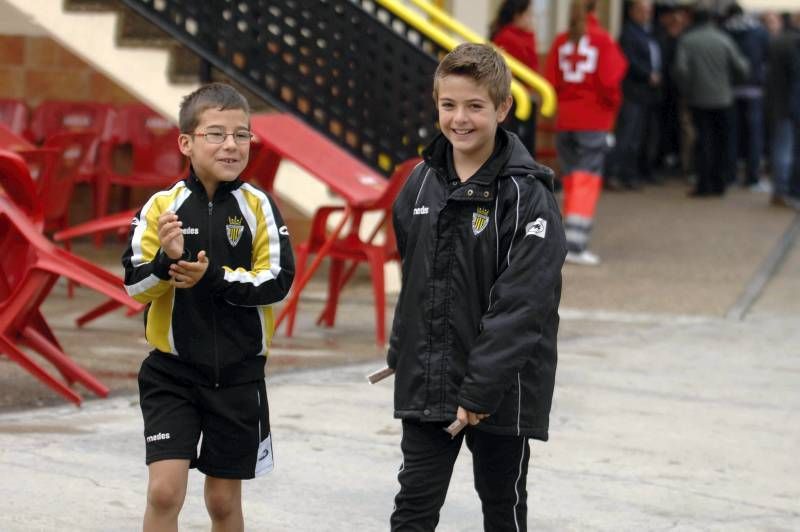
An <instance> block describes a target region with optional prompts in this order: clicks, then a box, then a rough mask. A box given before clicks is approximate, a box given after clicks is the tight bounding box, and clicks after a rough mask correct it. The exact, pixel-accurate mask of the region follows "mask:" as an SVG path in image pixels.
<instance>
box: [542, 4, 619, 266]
mask: <svg viewBox="0 0 800 532" xmlns="http://www.w3.org/2000/svg"><path fill="white" fill-rule="evenodd" d="M595 3H596V2H595V1H594V0H574V1H573V2H572V5H571V8H570V18H569V29H568V30H567V31H566V32H564V33H561V34H559V35H558V36H557V37H556V39H555V41H553V45H552V47H551V48H550V53H549V54H548V56H547V63H546V66H545V76H546V77H547V79H548V81H550V83H551V84H552V85H553V88H554V89H555V91H556V94H557V96H558V116H557V117H556V123H555V127H556V131H557V134H556V151H557V153H558V161H559V165H560V167H561V173H562V176H563V177H562V183H563V187H564V204H563V211H564V225H565V229H566V233H567V249H568V254H567V262H571V263H574V264H587V265H596V264H599V262H600V259H599V258H598V257H597V255H595V254H594V253H592V252H591V251H589V250H588V249H587V247H588V244H589V233H590V231H591V229H592V225H593V220H594V212H595V207H596V205H597V200H598V198H599V197H600V189H601V188H602V177H601V172H602V169H603V162H604V159H605V155H606V152H607V151H608V148H609V147H610V146H609V139H610V138H612V137H611V135H610V132H611V131H612V130H613V128H614V120H615V119H616V116H617V111H618V110H619V107H620V103H621V100H622V92H621V83H622V79H623V78H624V77H625V72H626V70H627V68H628V63H627V61H626V60H625V56H624V55H623V54H622V51H621V50H620V49H619V46H618V45H617V43H616V42H614V39H613V38H612V37H611V36H610V35H609V34H608V32H606V31H605V30H604V29H603V28H601V27H600V24H599V22H598V21H597V18H596V17H595V15H594V7H595Z"/></svg>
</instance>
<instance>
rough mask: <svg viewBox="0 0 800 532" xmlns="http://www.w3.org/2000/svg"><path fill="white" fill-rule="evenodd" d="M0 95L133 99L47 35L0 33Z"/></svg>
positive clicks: (33, 100) (31, 99) (34, 101)
mask: <svg viewBox="0 0 800 532" xmlns="http://www.w3.org/2000/svg"><path fill="white" fill-rule="evenodd" d="M0 98H21V99H23V100H25V101H26V102H27V104H28V106H29V107H31V108H33V107H36V106H37V105H38V104H39V103H40V102H42V101H44V100H76V101H95V102H104V103H129V102H135V101H136V99H135V98H134V97H133V96H131V95H130V94H129V93H128V92H127V91H126V90H125V89H123V88H122V87H120V86H119V85H117V84H116V83H114V82H113V81H111V80H110V79H108V78H107V77H106V76H104V75H103V74H101V73H100V72H97V71H96V70H95V69H93V68H92V67H91V66H90V65H89V64H87V63H86V62H85V61H83V60H82V59H80V58H79V57H77V56H76V55H74V54H73V53H71V52H70V51H69V50H67V49H66V48H64V47H63V46H61V45H60V44H58V43H57V42H56V41H54V40H53V39H51V38H49V37H44V36H28V35H0Z"/></svg>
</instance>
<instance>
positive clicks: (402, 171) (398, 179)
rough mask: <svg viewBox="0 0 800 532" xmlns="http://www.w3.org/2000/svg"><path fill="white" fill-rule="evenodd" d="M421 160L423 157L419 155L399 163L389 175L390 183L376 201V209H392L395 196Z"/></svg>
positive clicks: (374, 206)
mask: <svg viewBox="0 0 800 532" xmlns="http://www.w3.org/2000/svg"><path fill="white" fill-rule="evenodd" d="M421 161H422V159H420V158H419V157H414V158H413V159H408V160H407V161H403V162H402V163H400V164H398V165H397V167H396V168H395V169H394V172H392V175H391V176H390V177H389V183H388V184H387V185H386V188H385V189H384V190H383V194H381V197H380V198H378V199H377V200H376V201H375V204H374V205H373V206H372V207H373V208H376V209H391V208H392V204H393V203H394V200H395V198H396V197H397V195H398V194H399V193H400V189H401V188H403V185H404V184H405V183H406V180H407V179H408V176H409V175H411V171H412V170H413V169H414V167H415V166H417V165H418V164H419V163H420V162H421Z"/></svg>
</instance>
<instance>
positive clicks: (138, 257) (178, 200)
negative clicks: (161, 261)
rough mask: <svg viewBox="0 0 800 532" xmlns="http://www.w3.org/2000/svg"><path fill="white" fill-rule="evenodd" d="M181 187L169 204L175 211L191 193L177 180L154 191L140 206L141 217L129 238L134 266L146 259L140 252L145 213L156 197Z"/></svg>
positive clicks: (145, 221)
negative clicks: (167, 187)
mask: <svg viewBox="0 0 800 532" xmlns="http://www.w3.org/2000/svg"><path fill="white" fill-rule="evenodd" d="M179 187H183V190H181V191H180V192H179V193H178V194H177V195H176V196H175V199H174V200H173V202H172V204H171V205H170V206H169V208H168V210H171V211H173V212H177V211H178V209H179V208H180V207H181V205H183V203H184V202H185V201H186V200H187V199H188V198H189V196H191V195H192V191H191V190H189V189H188V188H186V184H185V183H184V182H183V181H179V182H177V183H175V185H174V186H173V187H172V188H170V189H168V190H162V191H161V192H156V193H155V194H153V195H152V196H150V199H148V200H147V203H145V204H144V207H142V210H141V211H140V212H141V217H140V218H139V221H138V224H137V225H136V229H135V230H134V232H133V238H131V250H132V251H133V254H132V255H131V264H132V265H133V266H134V267H139V266H141V265H142V264H144V263H145V262H146V261H145V260H144V255H143V252H142V237H143V236H144V233H145V231H146V230H147V213H148V211H149V210H150V209H151V208H152V207H153V203H154V202H155V201H156V198H159V197H162V196H168V195H170V194H172V193H173V192H174V191H175V189H176V188H179Z"/></svg>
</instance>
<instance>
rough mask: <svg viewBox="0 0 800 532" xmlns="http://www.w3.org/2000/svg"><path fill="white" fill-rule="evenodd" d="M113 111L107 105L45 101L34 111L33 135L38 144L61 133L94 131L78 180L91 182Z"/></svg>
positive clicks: (31, 126)
mask: <svg viewBox="0 0 800 532" xmlns="http://www.w3.org/2000/svg"><path fill="white" fill-rule="evenodd" d="M113 113H114V109H113V108H112V107H111V106H110V105H109V104H106V103H95V102H70V101H54V100H51V101H45V102H42V103H41V104H39V106H38V107H37V108H36V109H34V110H33V116H32V118H31V124H30V129H29V131H30V136H31V137H32V138H33V140H34V141H36V142H38V143H43V142H47V139H49V138H50V137H52V136H53V135H56V134H58V133H64V132H85V131H91V132H93V133H94V136H95V138H94V139H93V140H92V144H91V146H90V147H89V155H88V157H86V158H85V159H84V161H83V165H82V167H81V169H80V173H79V174H78V176H77V177H78V180H80V181H88V180H90V179H91V178H92V176H93V175H94V173H95V171H96V170H95V162H96V160H97V152H98V148H99V145H100V140H101V137H102V135H103V133H104V132H105V131H106V130H107V129H108V127H109V123H110V121H111V120H112V118H113Z"/></svg>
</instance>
